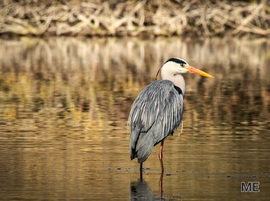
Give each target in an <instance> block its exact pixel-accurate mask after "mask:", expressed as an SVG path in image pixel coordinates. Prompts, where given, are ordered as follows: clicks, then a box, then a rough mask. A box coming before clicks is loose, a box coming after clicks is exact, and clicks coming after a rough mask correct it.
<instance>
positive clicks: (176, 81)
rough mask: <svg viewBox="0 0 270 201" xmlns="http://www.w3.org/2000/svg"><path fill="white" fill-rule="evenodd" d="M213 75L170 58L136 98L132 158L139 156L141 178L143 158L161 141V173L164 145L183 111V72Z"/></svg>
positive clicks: (132, 133)
mask: <svg viewBox="0 0 270 201" xmlns="http://www.w3.org/2000/svg"><path fill="white" fill-rule="evenodd" d="M187 72H191V73H195V74H198V75H201V76H205V77H210V78H213V76H212V75H210V74H208V73H206V72H203V71H201V70H199V69H196V68H194V67H192V66H190V65H189V64H188V63H187V62H186V61H185V60H183V59H180V58H171V59H169V60H167V61H166V62H165V63H164V64H163V65H162V66H161V68H160V69H159V70H158V72H157V76H158V75H159V73H160V74H161V80H156V81H154V82H152V83H150V84H149V85H148V86H146V87H145V88H144V89H143V90H142V92H141V93H140V94H139V95H138V96H137V98H136V99H135V101H134V103H133V105H132V108H131V111H130V114H129V120H128V121H129V125H130V158H131V160H133V159H134V158H138V162H139V163H140V175H141V178H142V165H143V162H145V161H146V159H147V158H148V157H149V155H150V153H151V151H152V149H153V147H154V146H155V145H157V144H158V143H160V151H159V160H160V164H161V169H162V173H163V172H164V167H163V160H162V159H163V146H164V140H165V138H166V137H167V136H169V135H171V134H173V132H174V130H175V129H176V128H177V127H178V126H179V125H180V123H181V121H182V117H183V112H184V95H185V80H184V78H183V76H182V74H183V73H187Z"/></svg>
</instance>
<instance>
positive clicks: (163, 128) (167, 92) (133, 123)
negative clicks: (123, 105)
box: [129, 80, 183, 163]
mask: <svg viewBox="0 0 270 201" xmlns="http://www.w3.org/2000/svg"><path fill="white" fill-rule="evenodd" d="M182 114H183V94H182V93H181V89H180V88H177V87H176V86H174V85H173V83H172V82H171V81H168V80H160V81H155V82H152V83H151V84H149V85H148V86H147V87H146V88H145V89H144V90H143V91H142V92H141V93H140V94H139V95H138V97H137V98H136V100H135V101H134V103H133V105H132V108H131V111H130V115H129V123H130V130H131V134H130V135H131V136H130V151H131V156H130V157H131V159H134V158H136V157H138V160H139V162H140V163H141V162H143V161H145V160H146V159H147V157H148V156H149V155H150V153H151V150H152V148H153V146H155V145H156V144H158V143H159V142H160V141H162V140H163V139H164V138H166V137H167V136H168V135H169V134H171V133H172V132H173V131H174V129H175V128H176V127H178V126H179V124H180V122H181V119H182Z"/></svg>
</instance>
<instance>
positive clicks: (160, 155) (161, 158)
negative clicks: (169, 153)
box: [159, 140, 164, 172]
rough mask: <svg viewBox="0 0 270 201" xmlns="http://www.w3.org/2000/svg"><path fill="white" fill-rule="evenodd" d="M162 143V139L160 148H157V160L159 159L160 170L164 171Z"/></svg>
mask: <svg viewBox="0 0 270 201" xmlns="http://www.w3.org/2000/svg"><path fill="white" fill-rule="evenodd" d="M163 145H164V140H162V141H161V143H160V148H159V161H160V165H161V170H162V172H164V167H163Z"/></svg>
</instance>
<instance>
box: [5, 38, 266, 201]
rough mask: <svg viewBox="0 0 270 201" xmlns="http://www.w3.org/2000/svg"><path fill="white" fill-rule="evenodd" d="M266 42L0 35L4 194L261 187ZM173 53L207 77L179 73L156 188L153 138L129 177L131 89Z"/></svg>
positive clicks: (204, 192)
mask: <svg viewBox="0 0 270 201" xmlns="http://www.w3.org/2000/svg"><path fill="white" fill-rule="evenodd" d="M269 46H270V42H269V41H267V40H266V41H263V40H257V41H244V40H218V39H207V40H205V41H197V42H194V41H193V42H191V41H186V42H183V41H181V40H179V39H175V38H172V39H156V40H154V41H140V40H137V39H130V38H127V39H120V40H117V39H85V38H81V39H74V38H50V39H29V38H21V39H13V40H0V105H1V107H0V133H1V134H0V164H1V165H0V179H1V181H3V182H1V183H0V194H1V197H2V198H3V199H4V198H6V199H17V198H22V199H43V198H47V199H62V198H63V199H76V198H82V199H91V198H97V199H107V200H109V199H111V198H112V197H113V198H116V199H118V200H119V199H125V200H126V199H129V198H130V199H133V198H134V199H135V198H138V197H148V196H150V197H152V198H155V199H157V198H158V199H159V198H161V199H165V198H168V199H169V197H174V198H175V199H181V198H182V197H183V198H187V199H207V198H210V199H214V198H217V197H223V198H228V197H229V198H233V197H234V196H242V197H243V196H244V198H246V197H245V196H246V195H243V194H241V192H240V189H239V188H240V182H241V181H242V180H244V181H249V180H251V179H252V180H259V181H260V182H261V192H260V195H263V196H269V193H268V191H267V190H266V189H267V188H268V187H269V166H270V164H269V153H270V149H269V147H270V146H269V145H270V144H269V142H270V136H269V130H270V127H269V125H270V124H269V119H270V115H269V111H270V109H269V108H270V99H269V97H270V80H269V73H270V68H268V66H269V64H270V59H269V58H270V57H269V51H268V49H269ZM174 56H180V57H182V58H184V59H186V60H187V61H188V62H189V63H190V64H191V65H194V66H196V67H198V68H200V69H202V70H205V71H207V72H209V73H211V74H213V75H215V79H205V78H203V77H199V76H194V75H190V74H189V75H186V76H185V79H186V83H187V91H186V97H185V114H184V130H183V133H182V134H181V136H180V137H178V135H177V134H178V133H177V132H176V134H175V135H174V136H172V137H169V138H168V139H167V140H166V146H165V150H164V166H165V173H164V177H163V185H162V186H163V187H162V189H163V194H162V195H161V194H160V184H159V181H160V165H159V163H158V162H157V161H158V157H157V153H158V148H155V149H154V150H153V153H152V154H151V156H150V158H149V159H148V160H147V163H146V164H145V165H146V168H147V170H146V171H145V172H144V174H143V176H144V181H143V182H137V181H138V178H139V171H138V168H139V165H138V164H137V163H136V162H135V161H134V162H133V161H132V162H130V161H129V153H128V150H129V148H128V146H129V135H128V129H127V126H126V123H127V117H128V113H129V109H130V106H131V104H132V102H133V100H134V98H135V97H136V96H137V94H138V92H139V91H140V90H141V89H142V88H143V87H144V86H145V85H146V84H148V83H149V82H151V81H152V80H153V79H154V77H155V74H156V71H157V69H158V68H159V66H160V65H161V64H162V62H163V61H165V60H167V59H168V58H170V57H174ZM249 176H250V177H249ZM253 176H255V177H253ZM129 186H130V188H129ZM202 186H203V187H204V188H203V189H202ZM218 186H221V187H222V188H221V187H218ZM14 189H16V190H14ZM136 192H137V194H136ZM135 194H136V195H135Z"/></svg>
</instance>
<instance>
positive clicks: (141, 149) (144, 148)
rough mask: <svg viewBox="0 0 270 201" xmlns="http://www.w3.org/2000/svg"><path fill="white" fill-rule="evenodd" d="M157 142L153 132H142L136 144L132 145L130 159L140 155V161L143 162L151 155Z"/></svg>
mask: <svg viewBox="0 0 270 201" xmlns="http://www.w3.org/2000/svg"><path fill="white" fill-rule="evenodd" d="M154 145H155V143H154V140H153V137H152V136H151V133H140V136H139V137H138V139H137V141H136V143H135V144H134V146H131V150H130V159H131V160H133V159H134V158H137V157H138V162H139V163H143V162H144V161H146V159H147V158H148V156H149V155H150V153H151V151H152V149H153V147H154Z"/></svg>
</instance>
